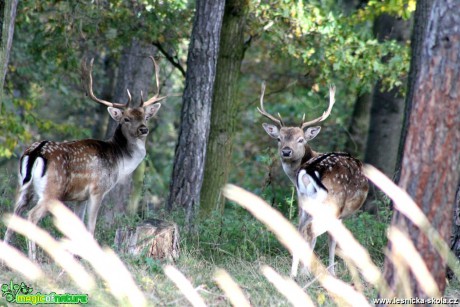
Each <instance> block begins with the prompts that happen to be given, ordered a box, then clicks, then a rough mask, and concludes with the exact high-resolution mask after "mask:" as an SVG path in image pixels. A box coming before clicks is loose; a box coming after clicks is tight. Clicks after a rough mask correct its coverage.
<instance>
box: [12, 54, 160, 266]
mask: <svg viewBox="0 0 460 307" xmlns="http://www.w3.org/2000/svg"><path fill="white" fill-rule="evenodd" d="M150 59H151V60H152V61H153V64H154V68H155V79H156V85H157V93H156V94H155V95H154V96H152V97H151V98H150V99H148V100H147V101H143V98H142V92H141V103H140V105H139V106H133V105H131V104H132V102H131V94H130V93H129V90H127V92H128V102H127V103H126V104H122V103H113V102H109V101H105V100H102V99H99V98H97V97H96V96H95V95H94V93H93V79H92V69H93V60H91V62H90V64H89V67H88V66H87V65H86V62H82V65H81V69H82V78H83V81H84V82H83V83H84V87H85V89H86V92H87V95H88V96H89V97H90V98H91V99H92V100H93V101H95V102H97V103H99V104H102V105H105V106H107V107H108V108H107V111H108V112H109V114H110V116H111V117H112V118H113V119H114V120H115V121H116V122H117V123H118V126H117V128H116V130H115V133H114V135H113V136H112V137H111V138H110V139H109V140H107V141H100V140H94V139H86V140H79V141H72V142H53V141H41V142H36V143H34V144H32V145H31V146H30V147H28V148H27V149H26V150H25V152H24V153H23V155H22V156H21V158H20V162H19V189H18V190H19V192H18V197H17V201H16V205H15V209H14V214H16V215H18V216H21V214H22V213H23V212H24V211H25V210H26V209H28V208H30V207H32V200H34V199H35V198H37V199H38V201H37V203H36V205H35V206H33V208H32V209H31V210H30V211H29V213H28V220H29V221H30V222H32V223H34V224H37V223H38V222H39V221H40V220H41V219H42V218H43V217H44V216H45V214H46V213H47V203H48V202H49V201H50V200H59V201H77V202H83V201H88V203H87V205H86V206H82V207H80V208H82V210H80V214H79V215H80V218H81V219H82V221H84V217H85V212H86V211H88V218H87V223H86V225H87V228H88V231H89V232H90V233H91V234H93V235H94V230H95V227H96V220H97V215H98V212H99V208H100V206H101V201H102V199H103V198H104V196H105V195H106V194H107V192H109V191H110V190H111V189H112V188H113V187H114V186H115V185H116V184H117V182H119V181H120V180H121V179H122V178H123V177H126V176H127V175H129V174H131V173H132V172H133V171H134V170H135V169H136V168H137V166H138V165H139V164H140V163H141V162H142V160H143V159H144V157H145V155H146V149H145V142H146V138H147V135H148V133H149V129H148V128H147V125H146V124H147V121H148V120H149V119H150V118H152V117H154V116H155V114H156V113H157V112H158V110H159V109H160V107H161V104H160V103H159V102H158V101H161V100H163V99H165V98H166V96H160V83H159V76H158V69H159V67H158V65H157V63H156V62H155V59H154V58H153V57H150ZM11 234H12V233H11V229H7V231H6V233H5V238H4V240H5V242H8V241H9V240H10V237H11ZM29 258H31V259H32V260H36V247H35V243H34V242H31V241H29Z"/></svg>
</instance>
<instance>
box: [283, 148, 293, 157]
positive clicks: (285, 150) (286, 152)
mask: <svg viewBox="0 0 460 307" xmlns="http://www.w3.org/2000/svg"><path fill="white" fill-rule="evenodd" d="M281 154H282V155H283V157H286V158H289V157H290V156H291V155H292V149H291V148H289V147H285V148H283V149H282V150H281Z"/></svg>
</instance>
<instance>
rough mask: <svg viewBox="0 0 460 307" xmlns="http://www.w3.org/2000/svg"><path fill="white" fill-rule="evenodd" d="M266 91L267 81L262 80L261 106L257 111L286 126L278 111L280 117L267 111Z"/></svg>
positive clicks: (281, 125)
mask: <svg viewBox="0 0 460 307" xmlns="http://www.w3.org/2000/svg"><path fill="white" fill-rule="evenodd" d="M264 93H265V81H264V82H262V86H261V93H260V108H257V111H259V113H260V114H262V115H263V116H265V117H266V118H268V119H270V120H272V121H273V122H275V123H276V124H278V125H279V126H280V127H284V123H283V119H282V118H281V115H280V114H279V113H278V117H279V119H278V118H276V117H274V116H273V115H270V114H269V113H268V112H267V111H265V108H264Z"/></svg>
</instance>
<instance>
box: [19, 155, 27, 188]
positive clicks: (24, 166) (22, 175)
mask: <svg viewBox="0 0 460 307" xmlns="http://www.w3.org/2000/svg"><path fill="white" fill-rule="evenodd" d="M27 163H29V156H24V158H22V163H21V171H20V172H19V185H22V182H23V181H24V178H25V177H26V175H27V174H26V172H27ZM26 185H28V184H27V183H26Z"/></svg>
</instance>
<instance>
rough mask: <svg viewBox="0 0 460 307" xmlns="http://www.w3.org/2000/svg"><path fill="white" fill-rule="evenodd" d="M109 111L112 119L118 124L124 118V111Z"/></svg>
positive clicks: (113, 109) (115, 109)
mask: <svg viewBox="0 0 460 307" xmlns="http://www.w3.org/2000/svg"><path fill="white" fill-rule="evenodd" d="M107 111H109V114H110V116H112V118H113V119H114V120H115V121H117V122H119V121H120V120H121V118H122V117H123V110H121V109H117V108H114V107H108V108H107Z"/></svg>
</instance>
